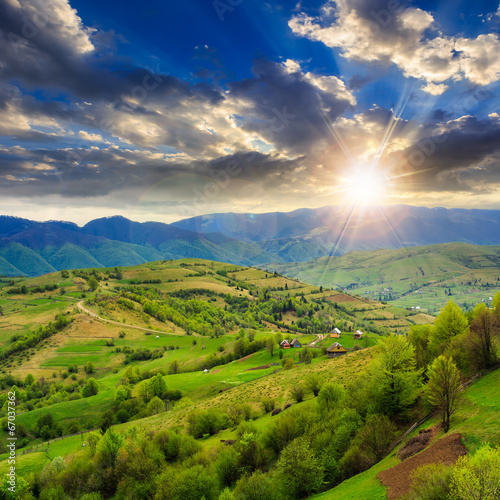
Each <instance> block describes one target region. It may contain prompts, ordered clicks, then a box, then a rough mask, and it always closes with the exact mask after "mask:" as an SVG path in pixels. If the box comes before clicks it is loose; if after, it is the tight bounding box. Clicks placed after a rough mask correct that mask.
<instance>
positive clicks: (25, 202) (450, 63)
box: [0, 0, 500, 223]
mask: <svg viewBox="0 0 500 500" xmlns="http://www.w3.org/2000/svg"><path fill="white" fill-rule="evenodd" d="M499 28H500V6H499V1H498V0H495V1H487V0H476V1H474V2H471V1H469V0H442V1H427V0H414V1H410V0H408V1H406V0H401V2H399V1H398V0H331V1H325V0H323V1H317V0H304V1H299V2H298V3H297V1H293V2H290V1H288V0H284V1H279V0H278V1H276V2H274V1H273V2H269V3H265V2H262V1H260V0H215V1H213V0H182V1H166V2H165V1H160V0H141V1H140V2H129V1H126V0H125V1H124V0H120V1H118V0H106V1H99V2H98V1H96V0H69V1H68V0H0V195H1V200H2V204H1V210H0V212H1V213H2V214H10V215H18V216H23V217H28V218H32V219H37V220H46V219H66V220H73V221H75V222H80V223H82V222H86V221H88V220H90V219H93V218H95V217H99V216H103V215H114V214H121V215H125V216H127V217H129V218H132V219H135V220H159V221H165V222H169V221H174V220H177V219H180V218H185V217H190V216H193V215H198V214H202V213H213V212H226V211H235V212H243V211H253V212H267V211H274V210H284V211H288V210H293V209H295V208H300V207H318V206H323V205H328V204H339V203H351V202H353V203H362V202H369V203H381V204H395V203H406V204H413V205H425V206H446V207H468V208H497V209H500V116H499V114H498V112H500V111H499V103H500V97H499V89H500V83H499V80H500V40H499V35H498V30H499Z"/></svg>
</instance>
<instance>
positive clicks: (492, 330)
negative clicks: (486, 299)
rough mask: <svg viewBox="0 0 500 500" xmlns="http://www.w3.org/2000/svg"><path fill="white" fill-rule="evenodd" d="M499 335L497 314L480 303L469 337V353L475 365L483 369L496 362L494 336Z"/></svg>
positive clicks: (475, 312)
mask: <svg viewBox="0 0 500 500" xmlns="http://www.w3.org/2000/svg"><path fill="white" fill-rule="evenodd" d="M496 336H498V321H497V318H496V317H495V314H494V312H493V311H491V310H490V309H487V308H486V306H485V305H484V304H482V303H481V304H480V305H479V306H478V307H476V309H475V311H474V318H473V320H472V322H471V325H470V334H469V337H468V344H469V353H470V357H471V361H472V364H473V366H474V367H475V368H476V369H478V370H482V369H484V368H489V367H490V366H492V365H493V364H495V362H496V360H497V354H496V350H495V345H494V338H495V337H496Z"/></svg>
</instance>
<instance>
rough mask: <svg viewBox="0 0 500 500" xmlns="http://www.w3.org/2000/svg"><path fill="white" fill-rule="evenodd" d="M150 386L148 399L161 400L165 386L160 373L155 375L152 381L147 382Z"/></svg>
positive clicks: (165, 389) (165, 390)
mask: <svg viewBox="0 0 500 500" xmlns="http://www.w3.org/2000/svg"><path fill="white" fill-rule="evenodd" d="M148 384H149V386H150V391H149V392H150V397H152V398H154V397H155V396H156V397H158V398H161V397H162V396H163V394H164V393H165V392H167V384H166V382H165V379H164V378H163V375H162V374H161V373H158V374H156V375H155V376H154V377H153V378H152V379H150V380H148Z"/></svg>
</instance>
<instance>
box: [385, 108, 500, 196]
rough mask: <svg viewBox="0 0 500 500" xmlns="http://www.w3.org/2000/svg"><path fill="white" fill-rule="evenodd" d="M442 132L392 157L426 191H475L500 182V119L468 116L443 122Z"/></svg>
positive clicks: (404, 179) (415, 183) (406, 178)
mask: <svg viewBox="0 0 500 500" xmlns="http://www.w3.org/2000/svg"><path fill="white" fill-rule="evenodd" d="M443 127H444V129H445V131H444V132H443V133H441V134H438V135H434V136H430V137H425V138H423V139H421V140H419V141H418V142H417V143H416V144H414V145H413V146H412V147H410V148H407V149H406V150H404V151H403V152H400V153H394V154H392V155H391V160H392V161H393V162H395V163H397V164H399V166H400V167H402V168H403V170H402V172H403V171H405V173H409V174H411V175H410V176H408V177H403V178H402V182H406V181H407V180H408V179H410V182H411V183H413V184H414V185H415V187H416V188H418V189H419V190H422V191H446V192H453V191H471V192H477V191H482V192H484V190H485V189H486V190H487V189H488V184H495V183H498V182H500V120H499V119H498V118H496V117H493V118H492V119H484V120H480V119H478V118H476V117H472V116H467V117H464V118H461V119H459V120H455V121H452V122H447V123H446V124H444V125H443Z"/></svg>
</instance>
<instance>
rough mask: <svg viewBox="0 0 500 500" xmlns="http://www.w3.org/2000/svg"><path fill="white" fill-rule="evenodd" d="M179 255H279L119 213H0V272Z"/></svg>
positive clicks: (243, 260) (237, 259)
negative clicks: (61, 216)
mask: <svg viewBox="0 0 500 500" xmlns="http://www.w3.org/2000/svg"><path fill="white" fill-rule="evenodd" d="M183 257H200V258H206V259H213V260H218V261H221V262H231V263H237V264H257V263H262V262H267V261H270V260H278V261H279V260H281V259H280V257H279V256H278V255H276V254H273V253H271V252H268V251H265V250H263V249H262V248H261V247H260V246H258V245H256V244H253V243H248V242H242V241H238V240H235V239H232V238H229V237H227V236H224V235H222V234H220V233H208V234H200V233H195V232H192V231H186V230H182V229H178V228H176V227H173V226H170V225H168V224H161V223H156V222H146V223H138V222H132V221H129V220H128V219H125V218H124V217H110V218H105V219H97V220H94V221H91V222H89V223H88V224H86V225H85V226H83V227H79V226H77V225H76V224H72V223H67V222H58V221H49V222H34V221H29V220H26V219H18V218H15V217H0V275H5V276H16V275H20V276H22V275H24V276H39V275H41V274H45V273H49V272H53V271H57V270H61V269H66V268H67V269H79V268H86V267H107V266H112V267H114V266H133V265H138V264H142V263H145V262H151V261H155V260H162V259H167V260H168V259H178V258H183Z"/></svg>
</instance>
